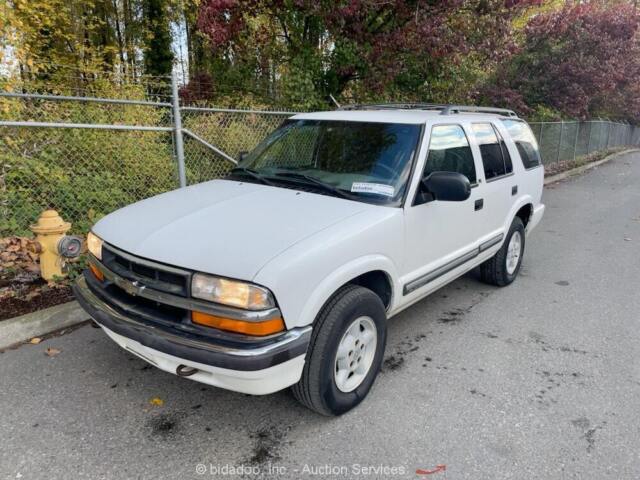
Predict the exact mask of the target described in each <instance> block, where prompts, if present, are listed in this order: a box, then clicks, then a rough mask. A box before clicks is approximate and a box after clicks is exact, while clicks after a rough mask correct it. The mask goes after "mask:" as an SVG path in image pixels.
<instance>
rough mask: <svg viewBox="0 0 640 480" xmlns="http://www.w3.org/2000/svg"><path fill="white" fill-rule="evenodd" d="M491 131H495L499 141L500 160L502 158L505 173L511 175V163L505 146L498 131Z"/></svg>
mask: <svg viewBox="0 0 640 480" xmlns="http://www.w3.org/2000/svg"><path fill="white" fill-rule="evenodd" d="M493 129H494V130H495V131H496V135H498V140H500V150H501V151H502V158H504V170H505V172H507V173H511V172H513V162H511V155H510V154H509V149H508V148H507V144H506V143H505V141H504V138H502V135H500V132H499V131H498V129H497V128H495V127H494V128H493Z"/></svg>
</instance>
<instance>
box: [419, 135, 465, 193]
mask: <svg viewBox="0 0 640 480" xmlns="http://www.w3.org/2000/svg"><path fill="white" fill-rule="evenodd" d="M433 172H457V173H461V174H463V175H465V176H466V177H467V178H468V179H469V183H471V184H472V185H473V184H474V183H476V167H475V165H474V163H473V153H471V148H470V147H469V142H468V140H467V136H466V135H465V133H464V130H463V129H462V127H461V126H460V125H436V126H434V127H433V129H432V130H431V139H430V141H429V154H428V156H427V163H426V165H425V168H424V175H425V176H427V175H429V174H431V173H433Z"/></svg>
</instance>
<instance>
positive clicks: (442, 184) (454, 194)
mask: <svg viewBox="0 0 640 480" xmlns="http://www.w3.org/2000/svg"><path fill="white" fill-rule="evenodd" d="M420 185H421V187H422V190H423V192H424V193H427V194H431V196H432V197H433V199H434V200H441V201H443V202H464V201H465V200H466V199H467V198H469V196H470V195H471V184H470V183H469V179H468V178H467V177H465V176H464V175H462V174H461V173H456V172H433V173H432V174H430V175H429V176H427V177H425V178H423V179H422V181H421V182H420Z"/></svg>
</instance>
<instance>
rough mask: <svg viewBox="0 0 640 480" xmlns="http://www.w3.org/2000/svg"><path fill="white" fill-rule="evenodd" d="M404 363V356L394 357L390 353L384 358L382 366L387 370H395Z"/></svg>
mask: <svg viewBox="0 0 640 480" xmlns="http://www.w3.org/2000/svg"><path fill="white" fill-rule="evenodd" d="M403 363H404V358H402V357H401V356H398V357H396V356H395V355H390V356H388V357H387V358H385V359H384V368H385V369H387V370H391V371H393V370H397V369H399V368H400V367H401V366H402V364H403Z"/></svg>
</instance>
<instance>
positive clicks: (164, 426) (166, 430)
mask: <svg viewBox="0 0 640 480" xmlns="http://www.w3.org/2000/svg"><path fill="white" fill-rule="evenodd" d="M147 427H148V428H149V430H150V431H151V435H152V436H154V437H161V438H169V437H171V436H173V435H174V434H175V433H176V432H177V431H178V429H179V427H180V419H179V418H178V417H177V416H175V415H171V414H167V413H162V414H160V415H157V416H155V417H153V418H151V419H150V420H149V421H148V422H147Z"/></svg>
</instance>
